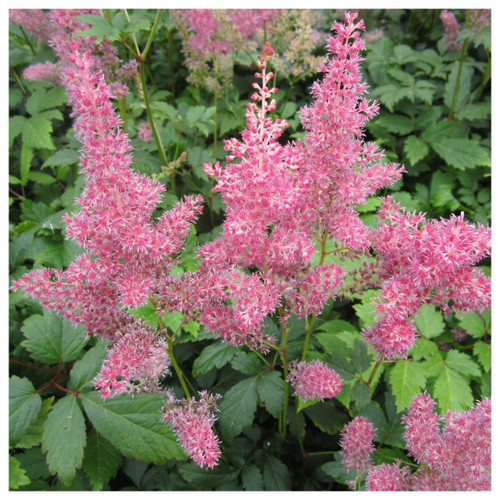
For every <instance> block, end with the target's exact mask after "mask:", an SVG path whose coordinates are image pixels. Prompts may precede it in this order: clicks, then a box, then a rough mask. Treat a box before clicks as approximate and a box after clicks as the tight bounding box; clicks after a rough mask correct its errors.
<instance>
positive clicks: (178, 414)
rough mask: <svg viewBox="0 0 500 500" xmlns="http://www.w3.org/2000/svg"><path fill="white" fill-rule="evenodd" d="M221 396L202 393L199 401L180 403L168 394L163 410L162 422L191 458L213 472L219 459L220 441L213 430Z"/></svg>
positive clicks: (194, 399) (192, 399) (191, 400)
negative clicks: (170, 427)
mask: <svg viewBox="0 0 500 500" xmlns="http://www.w3.org/2000/svg"><path fill="white" fill-rule="evenodd" d="M219 398H220V396H219V395H218V394H216V395H210V396H209V395H208V393H207V392H206V391H203V392H200V393H199V398H198V399H196V398H194V397H192V398H190V399H181V400H177V399H175V397H174V396H173V394H172V393H171V392H167V400H166V402H165V406H164V407H163V408H162V413H163V417H162V419H163V421H164V422H168V423H170V425H171V426H172V429H173V431H174V432H175V434H176V435H177V439H178V440H179V443H180V444H181V445H182V447H183V448H184V450H185V451H186V453H187V454H188V455H189V457H190V458H191V459H192V460H194V461H195V462H196V463H197V464H198V465H199V466H200V467H205V466H206V467H207V468H208V469H213V468H214V466H216V465H217V463H218V461H219V457H220V453H221V452H220V449H219V439H218V437H217V435H216V434H215V433H214V431H213V428H212V427H213V425H214V423H215V421H216V419H217V418H216V416H215V412H217V411H218V408H217V405H216V401H217V400H218V399H219Z"/></svg>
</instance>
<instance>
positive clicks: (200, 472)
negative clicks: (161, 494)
mask: <svg viewBox="0 0 500 500" xmlns="http://www.w3.org/2000/svg"><path fill="white" fill-rule="evenodd" d="M177 469H178V471H179V473H180V475H181V476H182V477H183V478H184V479H185V480H186V481H187V483H188V484H189V486H190V488H191V489H194V490H203V491H207V490H211V489H214V488H215V489H217V490H220V489H222V487H223V486H224V485H225V484H229V487H231V486H233V484H234V480H235V479H236V478H237V477H238V472H235V471H232V470H230V469H229V468H228V467H227V466H225V465H222V464H221V465H219V466H217V467H216V468H214V469H200V467H198V465H197V464H195V463H192V462H190V463H187V464H180V465H178V466H177ZM231 489H234V487H231Z"/></svg>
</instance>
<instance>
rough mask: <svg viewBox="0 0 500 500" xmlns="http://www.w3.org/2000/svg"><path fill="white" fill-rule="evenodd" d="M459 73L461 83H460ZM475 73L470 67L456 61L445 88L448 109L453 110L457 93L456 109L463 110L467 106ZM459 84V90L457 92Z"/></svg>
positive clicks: (445, 101)
mask: <svg viewBox="0 0 500 500" xmlns="http://www.w3.org/2000/svg"><path fill="white" fill-rule="evenodd" d="M459 73H460V81H458V78H459ZM473 73H474V70H473V69H472V68H471V67H470V66H467V65H466V64H460V62H459V61H455V63H454V64H453V67H452V69H451V72H450V75H449V77H448V81H447V82H446V85H445V86H444V95H443V100H444V103H445V104H446V106H448V108H451V105H452V103H453V99H454V98H455V97H454V96H455V92H457V94H456V96H457V97H456V101H455V104H454V109H456V110H458V109H462V108H463V107H464V106H465V105H466V104H467V101H468V100H469V98H470V91H471V81H472V74H473ZM457 82H458V90H456V87H457Z"/></svg>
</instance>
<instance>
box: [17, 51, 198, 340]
mask: <svg viewBox="0 0 500 500" xmlns="http://www.w3.org/2000/svg"><path fill="white" fill-rule="evenodd" d="M71 49H72V50H73V51H74V52H73V54H72V55H71V56H70V57H69V61H70V62H71V66H70V67H69V68H68V70H67V73H66V76H65V78H64V82H65V85H66V89H67V92H68V96H69V103H70V104H71V105H72V107H73V116H74V117H75V118H76V120H75V135H76V137H77V138H78V139H79V140H80V141H81V142H82V144H83V148H82V159H81V162H80V165H81V169H82V172H83V173H84V175H85V181H86V185H85V188H84V190H83V192H82V194H81V196H80V198H79V199H78V200H77V201H78V203H79V205H80V211H79V212H78V213H75V214H72V215H67V216H65V217H64V221H65V222H66V226H67V237H68V238H71V239H73V240H74V241H75V242H76V243H77V244H78V245H79V246H81V247H82V248H83V249H84V253H83V254H82V255H80V256H79V257H77V259H76V260H75V262H73V263H71V264H70V266H69V267H68V269H66V270H65V271H59V270H48V269H44V270H34V271H32V272H31V273H28V274H26V275H24V276H23V277H22V278H21V279H19V280H18V281H17V282H15V283H14V284H13V288H14V289H22V290H24V292H25V293H26V294H27V295H29V296H31V297H33V298H37V299H39V300H40V301H41V303H42V305H43V306H45V307H47V308H48V309H50V310H52V311H54V312H56V313H58V314H60V315H61V316H63V317H64V318H66V319H69V320H70V321H72V322H73V323H75V324H83V325H85V326H86V327H87V331H88V333H89V334H92V335H101V336H104V337H107V338H110V339H113V338H114V336H115V334H116V332H119V331H120V330H121V329H122V328H123V327H124V326H125V325H126V324H128V323H131V322H133V321H134V318H133V317H132V316H131V315H129V314H128V313H127V309H128V308H130V307H137V306H139V305H141V304H143V303H144V302H146V301H147V300H148V298H150V297H153V296H155V294H157V293H159V292H160V291H163V290H164V289H165V287H168V286H169V279H170V278H169V275H170V269H171V267H172V265H173V264H174V263H175V256H176V255H177V254H178V253H179V252H180V251H181V250H182V248H183V244H184V239H185V237H186V236H187V234H188V232H189V228H190V226H191V224H192V223H193V222H194V221H195V219H196V217H197V216H198V214H199V213H200V211H201V207H200V205H201V202H202V198H201V196H198V197H193V198H190V197H187V198H186V199H185V200H183V201H181V202H179V203H178V204H177V205H176V206H174V208H172V209H171V210H170V211H168V212H165V213H164V214H163V215H161V216H160V217H159V218H158V219H157V220H156V221H152V220H151V217H152V214H153V211H154V210H155V209H156V207H157V205H158V203H159V201H160V197H161V193H162V192H163V191H164V187H163V186H162V185H161V184H159V183H158V182H155V181H153V180H151V179H150V178H148V177H146V176H144V175H140V174H137V173H136V172H134V171H133V170H132V168H131V166H130V165H131V162H132V160H131V157H130V151H131V147H130V143H129V138H128V136H127V135H126V134H124V133H123V132H122V130H121V128H120V120H119V119H118V117H117V115H116V113H115V111H114V109H113V106H112V104H111V97H112V92H111V89H110V87H109V85H108V84H107V83H106V82H105V80H104V77H103V75H102V73H101V72H100V71H99V69H98V68H96V66H95V64H96V63H95V59H94V57H93V56H92V55H91V54H90V53H89V52H85V53H83V54H82V53H80V52H79V50H80V45H79V44H78V43H76V42H75V43H72V44H71Z"/></svg>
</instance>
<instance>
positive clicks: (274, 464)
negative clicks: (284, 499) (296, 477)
mask: <svg viewBox="0 0 500 500" xmlns="http://www.w3.org/2000/svg"><path fill="white" fill-rule="evenodd" d="M263 469H264V488H265V490H266V491H288V490H290V488H291V486H292V476H291V474H290V471H289V470H288V469H287V467H286V465H285V464H284V463H283V462H282V461H281V460H278V459H277V458H276V457H273V456H272V455H267V454H266V455H265V458H264V466H263Z"/></svg>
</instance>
